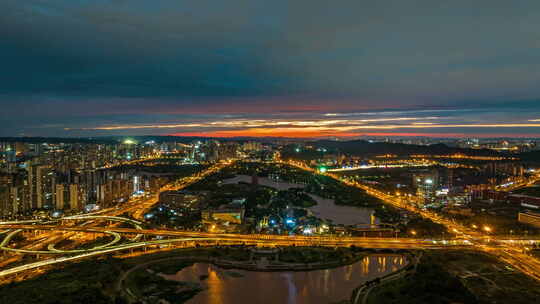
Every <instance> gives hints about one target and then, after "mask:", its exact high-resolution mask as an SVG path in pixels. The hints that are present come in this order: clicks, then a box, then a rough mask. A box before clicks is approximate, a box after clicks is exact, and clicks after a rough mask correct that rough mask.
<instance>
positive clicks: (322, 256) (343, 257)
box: [279, 247, 364, 263]
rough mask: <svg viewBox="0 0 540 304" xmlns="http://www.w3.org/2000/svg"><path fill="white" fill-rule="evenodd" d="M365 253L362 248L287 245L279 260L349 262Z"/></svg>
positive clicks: (294, 261) (288, 261)
mask: <svg viewBox="0 0 540 304" xmlns="http://www.w3.org/2000/svg"><path fill="white" fill-rule="evenodd" d="M363 255H364V254H363V253H361V251H360V250H357V249H351V248H337V249H332V248H312V247H286V248H283V250H282V251H281V252H280V253H279V261H281V262H285V263H325V262H326V263H327V262H334V261H339V262H347V261H352V260H354V259H356V258H358V257H359V256H363Z"/></svg>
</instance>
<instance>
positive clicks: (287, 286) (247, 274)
mask: <svg viewBox="0 0 540 304" xmlns="http://www.w3.org/2000/svg"><path fill="white" fill-rule="evenodd" d="M405 264H406V259H405V258H404V257H403V256H399V255H372V256H368V257H365V258H364V259H362V260H361V261H359V262H357V263H355V264H352V265H348V266H342V267H338V268H334V269H325V270H315V271H305V272H302V271H299V272H252V271H244V270H227V269H221V268H219V267H217V266H214V265H212V264H207V263H196V264H194V265H192V266H190V267H186V268H184V269H182V270H181V271H179V272H178V273H177V274H175V275H163V277H165V278H167V279H170V280H176V281H183V282H186V281H189V282H200V283H201V284H202V286H203V288H204V289H205V290H204V291H202V292H200V293H198V294H197V295H196V296H195V297H193V298H192V299H191V300H189V301H188V302H187V303H189V304H195V303H197V304H233V303H239V301H240V300H241V302H243V303H260V304H265V303H269V304H270V303H272V304H274V303H287V304H308V303H309V304H313V303H325V304H327V303H331V302H337V301H341V300H345V299H348V298H349V297H350V295H351V293H352V291H353V289H354V288H356V287H358V286H359V285H360V284H362V283H363V282H365V281H367V280H372V279H374V278H377V277H381V276H383V275H385V274H387V273H390V272H393V271H396V270H398V269H400V268H402V267H404V266H405ZM202 275H207V276H208V278H207V279H206V280H202V281H201V280H200V277H201V276H202Z"/></svg>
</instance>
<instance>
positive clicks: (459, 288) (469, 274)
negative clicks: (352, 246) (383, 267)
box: [369, 251, 540, 304]
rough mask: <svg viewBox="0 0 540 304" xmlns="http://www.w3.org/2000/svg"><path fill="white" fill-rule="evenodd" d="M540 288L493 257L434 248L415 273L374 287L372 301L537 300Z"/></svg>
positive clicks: (490, 301)
mask: <svg viewBox="0 0 540 304" xmlns="http://www.w3.org/2000/svg"><path fill="white" fill-rule="evenodd" d="M539 287H540V284H539V283H537V282H536V281H534V280H532V279H530V278H529V277H527V276H525V275H523V274H521V273H519V272H516V271H514V270H513V269H511V268H510V267H507V265H505V264H504V263H501V262H499V261H498V260H497V259H496V258H494V257H492V256H489V255H485V254H482V253H478V252H472V251H432V252H426V254H425V255H424V256H423V258H422V260H421V262H420V264H419V266H418V271H417V272H416V273H415V274H414V275H412V276H410V277H406V278H403V279H401V280H398V281H395V282H391V283H389V284H387V285H382V286H381V287H379V288H376V289H375V290H373V292H372V293H371V294H370V298H369V303H370V304H374V303H389V304H392V303H419V304H422V303H426V304H427V303H430V304H431V303H480V304H484V303H486V304H487V303H518V304H520V303H523V304H525V303H536V301H537V299H539V298H540V289H539Z"/></svg>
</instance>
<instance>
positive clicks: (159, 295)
mask: <svg viewBox="0 0 540 304" xmlns="http://www.w3.org/2000/svg"><path fill="white" fill-rule="evenodd" d="M173 264H174V265H173ZM190 265H192V263H187V262H181V261H174V260H171V261H169V262H163V263H158V264H156V265H152V266H151V268H152V269H154V268H160V267H161V268H163V269H166V270H167V271H170V268H167V267H173V266H174V269H177V270H176V271H175V273H176V272H177V271H180V270H181V269H182V268H184V267H187V266H190ZM158 272H159V271H158ZM125 286H126V288H127V289H129V290H130V292H131V293H133V294H134V295H135V296H136V297H137V298H138V299H143V300H144V303H161V302H160V301H161V300H165V301H167V302H166V303H184V302H185V301H187V300H189V299H191V298H192V297H193V296H194V295H196V294H197V293H198V292H200V291H201V290H202V289H201V286H200V285H199V284H196V283H188V282H176V281H170V280H166V279H164V278H163V277H161V276H159V275H157V272H153V271H149V270H147V269H139V270H137V271H135V272H134V273H131V274H130V276H129V277H128V278H127V280H126V282H125Z"/></svg>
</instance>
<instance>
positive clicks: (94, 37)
mask: <svg viewBox="0 0 540 304" xmlns="http://www.w3.org/2000/svg"><path fill="white" fill-rule="evenodd" d="M539 6H540V5H539V4H538V3H536V2H534V1H522V2H520V5H514V4H512V3H508V2H507V1H475V2H474V3H470V2H467V1H453V2H452V3H445V4H444V5H439V4H435V3H432V2H431V1H416V2H414V3H401V2H397V1H380V2H377V3H368V4H366V3H357V2H356V1H346V2H344V3H342V4H341V5H340V6H336V5H331V4H329V3H328V2H326V1H309V2H307V1H297V2H295V3H288V2H286V1H274V2H273V3H271V4H269V3H263V2H259V1H252V2H249V3H245V2H244V1H233V2H232V3H228V4H227V5H223V4H219V3H214V4H212V5H210V4H209V3H179V2H178V1H158V2H154V3H152V4H149V3H147V2H146V1H129V2H126V1H92V2H87V1H63V0H58V1H50V2H47V3H45V2H43V1H26V2H25V3H22V4H21V3H20V2H19V1H12V0H8V1H3V3H2V4H0V9H2V11H4V12H6V17H5V18H3V19H2V20H1V21H0V25H1V26H0V34H2V37H4V39H2V41H1V42H0V46H1V47H0V56H1V57H2V58H4V59H5V63H4V64H3V71H4V73H3V75H2V76H0V80H1V82H0V106H1V107H2V112H1V113H0V121H1V122H2V128H1V131H0V136H65V137H76V136H104V135H138V134H144V135H180V136H209V137H238V136H252V137H266V136H271V137H304V138H305V137H310V138H311V137H334V136H337V137H356V136H361V135H368V136H392V135H398V136H399V135H401V136H436V137H500V136H502V135H503V136H507V137H540V100H539V99H538V98H539V96H540V89H539V88H538V86H537V83H538V82H539V80H540V55H538V54H540V52H538V41H539V40H538V39H539V38H538V35H537V33H536V31H535V30H534V29H535V28H538V27H539V26H540V24H539V21H538V20H540V16H538V14H539V13H538V12H539V11H540V10H539V9H538V8H540V7H539Z"/></svg>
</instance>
